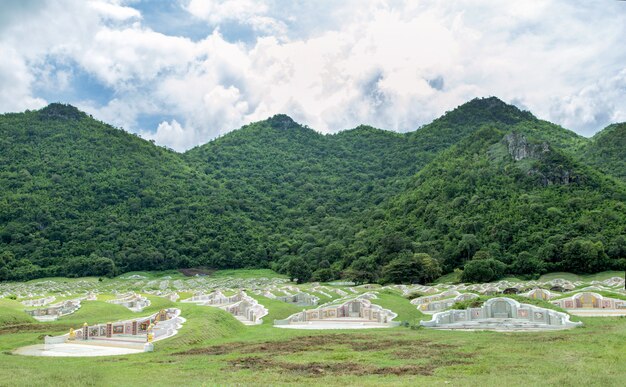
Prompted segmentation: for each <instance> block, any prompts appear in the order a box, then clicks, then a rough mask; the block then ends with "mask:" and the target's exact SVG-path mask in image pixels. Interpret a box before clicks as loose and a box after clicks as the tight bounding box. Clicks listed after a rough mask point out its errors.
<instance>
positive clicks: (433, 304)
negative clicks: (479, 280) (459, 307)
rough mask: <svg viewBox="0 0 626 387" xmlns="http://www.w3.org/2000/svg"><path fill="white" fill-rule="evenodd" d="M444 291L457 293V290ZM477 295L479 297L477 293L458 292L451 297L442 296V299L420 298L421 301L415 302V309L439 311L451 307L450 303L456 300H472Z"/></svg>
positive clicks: (428, 311)
mask: <svg viewBox="0 0 626 387" xmlns="http://www.w3.org/2000/svg"><path fill="white" fill-rule="evenodd" d="M444 293H449V294H454V293H458V292H454V291H452V292H444ZM442 294H443V293H442ZM432 297H434V296H429V297H426V298H427V299H429V298H432ZM478 297H479V296H478V294H474V293H459V294H458V295H457V296H454V297H451V298H444V299H440V298H435V299H431V300H430V301H424V300H421V302H418V303H415V304H417V309H418V310H419V311H420V312H422V313H426V314H432V313H435V312H439V311H442V310H444V309H447V308H450V307H452V305H454V304H455V303H457V302H461V301H466V300H473V299H475V298H478ZM420 298H422V297H420ZM416 300H417V299H416Z"/></svg>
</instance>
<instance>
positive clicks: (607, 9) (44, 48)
mask: <svg viewBox="0 0 626 387" xmlns="http://www.w3.org/2000/svg"><path fill="white" fill-rule="evenodd" d="M487 96H497V97H499V98H501V99H502V100H504V101H505V102H508V103H512V104H514V105H516V106H518V107H520V108H522V109H525V110H530V111H531V112H532V113H533V114H535V115H536V116H538V117H539V118H542V119H546V120H549V121H552V122H555V123H558V124H560V125H562V126H564V127H566V128H569V129H572V130H574V131H576V132H577V133H579V134H581V135H584V136H591V135H593V134H594V133H596V132H597V131H599V130H601V129H602V128H604V127H605V126H607V125H608V124H610V123H613V122H622V121H626V2H623V1H610V0H602V1H601V0H595V1H591V0H543V1H535V0H523V1H501V0H457V1H440V0H413V1H393V0H389V1H383V0H371V1H370V0H342V1H331V0H318V1H307V0H294V1H281V0H223V1H218V0H179V1H177V0H171V1H165V0H150V1H148V0H128V1H124V0H50V1H45V0H19V1H18V0H0V112H18V111H24V110H26V109H31V110H32V109H39V108H41V107H43V106H46V105H47V104H48V103H51V102H63V103H70V104H72V105H74V106H77V107H78V108H80V109H81V110H83V111H85V112H87V113H89V114H91V115H93V116H94V117H95V118H97V119H99V120H102V121H105V122H107V123H110V124H112V125H114V126H116V127H121V128H124V129H125V130H128V131H130V132H133V133H138V134H139V135H141V136H142V137H143V138H146V139H151V140H154V141H155V142H156V143H157V144H159V145H163V146H167V147H169V148H172V149H174V150H177V151H184V150H186V149H190V148H192V147H194V146H196V145H200V144H203V143H206V142H208V141H210V140H211V139H213V138H216V137H218V136H220V135H223V134H225V133H227V132H229V131H231V130H234V129H237V128H239V127H241V126H242V125H245V124H248V123H250V122H254V121H259V120H263V119H266V118H268V117H270V116H272V115H274V114H278V113H284V114H287V115H289V116H291V117H292V118H293V119H294V120H296V121H297V122H300V123H302V124H305V125H308V126H309V127H311V128H313V129H315V130H317V131H319V132H322V133H334V132H337V131H340V130H345V129H349V128H354V127H356V126H358V125H360V124H367V125H372V126H375V127H378V128H381V129H387V130H395V131H400V132H405V131H411V130H415V129H417V128H419V127H420V126H421V125H424V124H427V123H429V122H430V121H432V120H433V119H434V118H437V117H439V116H441V115H442V114H444V113H445V112H446V111H449V110H452V109H454V108H455V107H456V106H458V105H461V104H463V103H464V102H466V101H468V100H471V99H473V98H476V97H487Z"/></svg>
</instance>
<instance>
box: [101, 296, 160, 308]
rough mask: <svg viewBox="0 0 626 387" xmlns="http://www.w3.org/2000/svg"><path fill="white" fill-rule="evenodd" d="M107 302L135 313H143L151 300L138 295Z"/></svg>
mask: <svg viewBox="0 0 626 387" xmlns="http://www.w3.org/2000/svg"><path fill="white" fill-rule="evenodd" d="M107 302H108V303H110V304H117V305H122V306H125V307H127V308H128V309H130V310H132V311H133V312H141V311H142V310H143V309H144V308H145V307H147V306H149V305H150V300H148V299H147V298H146V297H143V296H141V295H139V294H137V293H128V294H124V295H122V296H120V297H118V298H116V299H114V300H109V301H107Z"/></svg>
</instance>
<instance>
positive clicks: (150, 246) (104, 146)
mask: <svg viewBox="0 0 626 387" xmlns="http://www.w3.org/2000/svg"><path fill="white" fill-rule="evenodd" d="M0 139H1V140H0V141H1V147H2V150H3V151H2V152H1V153H0V165H2V166H3V167H2V169H1V170H0V192H1V195H0V198H1V199H0V224H1V226H0V242H1V244H0V251H1V253H0V254H1V255H0V264H1V267H0V279H7V278H11V279H27V278H32V277H40V276H56V275H66V276H73V275H110V274H114V273H116V272H117V271H129V270H139V269H146V268H151V269H166V268H176V267H179V266H181V265H183V266H186V265H189V264H190V263H189V262H186V261H188V260H189V258H188V257H194V256H197V255H199V254H197V253H196V250H197V249H198V248H201V247H202V244H201V243H200V242H199V239H200V238H197V237H196V236H195V235H194V230H196V231H197V230H202V231H203V230H205V229H206V228H209V227H214V228H216V229H220V230H221V233H223V234H224V235H228V234H230V233H237V237H238V238H239V239H241V240H244V241H245V240H246V235H245V232H242V231H243V230H244V226H243V224H242V223H243V222H239V224H238V225H237V228H236V230H235V229H234V227H231V224H232V220H233V219H234V218H236V216H237V212H236V211H235V210H233V211H229V212H227V213H226V214H223V215H222V216H219V217H217V216H203V217H202V224H203V226H204V228H199V229H198V228H197V227H194V224H195V223H196V222H195V221H196V219H197V218H196V212H195V210H194V206H198V204H197V202H198V201H201V202H202V206H203V208H207V209H209V211H210V209H211V208H213V207H217V208H225V207H226V206H227V205H228V202H229V201H230V196H229V195H227V194H226V193H225V191H224V189H222V188H221V187H219V184H212V182H210V181H208V179H207V178H206V177H205V176H204V175H202V174H198V173H197V172H196V171H194V170H193V169H192V168H190V167H189V166H188V165H186V164H185V162H184V161H183V160H181V158H180V155H178V154H176V153H174V152H171V151H168V150H165V149H163V148H160V147H157V146H155V145H153V144H151V143H150V142H147V141H145V140H142V139H140V138H138V137H136V136H134V135H131V134H128V133H126V132H124V131H122V130H120V129H115V128H113V127H111V126H109V125H106V124H103V123H101V122H98V121H95V120H93V119H92V118H90V117H88V116H86V115H85V114H84V113H81V112H79V111H78V110H77V109H75V108H73V107H71V106H66V105H60V104H52V105H49V106H48V107H46V108H44V109H42V110H40V111H33V112H26V113H22V114H8V115H4V116H2V117H1V118H0Z"/></svg>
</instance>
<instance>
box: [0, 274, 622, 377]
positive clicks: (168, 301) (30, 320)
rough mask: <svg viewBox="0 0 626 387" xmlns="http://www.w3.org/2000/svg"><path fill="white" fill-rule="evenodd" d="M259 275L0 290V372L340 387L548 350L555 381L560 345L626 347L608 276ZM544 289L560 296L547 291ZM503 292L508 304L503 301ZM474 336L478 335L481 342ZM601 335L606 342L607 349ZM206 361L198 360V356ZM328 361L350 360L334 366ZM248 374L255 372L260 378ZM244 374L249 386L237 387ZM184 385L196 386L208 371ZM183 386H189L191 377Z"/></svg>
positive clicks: (2, 286)
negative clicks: (443, 361)
mask: <svg viewBox="0 0 626 387" xmlns="http://www.w3.org/2000/svg"><path fill="white" fill-rule="evenodd" d="M262 273H263V274H265V275H256V276H242V277H238V276H236V275H230V274H229V275H224V276H219V275H217V276H184V275H180V274H176V273H173V272H167V273H163V274H158V273H155V274H153V273H143V272H141V273H131V274H126V275H124V276H121V277H118V278H113V279H104V280H103V281H99V280H98V279H95V278H80V279H67V280H58V279H54V280H46V279H44V280H39V281H31V282H27V283H19V282H12V283H8V282H5V283H0V333H2V334H0V349H1V350H2V351H5V354H3V353H0V359H1V360H2V364H0V369H2V367H14V366H15V364H17V363H19V362H18V361H16V360H14V359H15V358H22V356H21V355H23V356H24V358H26V356H28V357H41V358H48V359H49V361H53V362H55V363H54V364H57V365H58V367H64V368H63V369H65V368H67V369H68V372H67V378H68V379H64V380H65V381H66V382H67V381H68V380H71V378H70V376H69V375H70V373H71V372H70V371H69V370H71V369H72V368H73V367H75V366H76V364H77V363H73V362H72V361H73V360H71V359H78V358H82V357H85V358H91V357H95V358H94V359H96V358H97V357H101V356H106V357H110V359H120V358H127V359H131V358H132V359H133V362H136V364H138V365H139V367H143V366H144V365H145V366H147V365H149V364H151V363H153V362H158V364H159V367H158V368H151V369H153V372H155V373H156V374H157V375H159V377H161V378H167V377H169V375H170V374H171V375H176V374H177V373H181V372H183V371H180V369H181V368H178V365H177V364H180V365H181V367H188V368H190V369H192V368H193V369H195V370H212V371H210V372H211V373H210V375H211V377H212V378H213V377H216V375H221V376H217V379H216V380H219V381H220V382H222V383H224V384H231V383H234V382H235V381H237V383H244V384H254V383H255V381H256V379H255V378H254V377H253V375H255V374H258V373H260V374H263V375H267V372H270V373H271V372H274V371H272V370H273V369H274V368H271V369H266V368H263V367H267V366H269V365H270V364H274V363H272V362H276V364H279V365H277V366H276V368H275V370H277V372H279V373H278V374H280V375H284V379H280V380H285V381H286V380H288V378H290V377H294V375H306V376H304V378H305V379H303V380H307V381H308V380H311V379H306V378H308V377H309V376H308V375H317V373H320V372H322V371H319V370H324V372H328V375H333V378H339V379H333V380H343V382H345V383H346V384H348V385H349V384H350V381H349V378H350V377H354V376H355V375H354V374H352V373H351V372H352V371H350V370H351V368H350V367H354V365H351V364H357V363H358V364H360V365H359V366H360V367H361V366H363V367H370V368H367V369H371V370H372V371H366V372H371V373H367V374H364V377H365V378H366V380H369V379H368V378H372V377H373V376H372V375H378V374H379V373H380V372H383V371H380V370H381V369H383V368H384V367H383V366H381V365H380V363H381V362H383V363H384V362H389V363H390V364H398V365H397V367H402V368H401V369H409V370H413V369H415V370H416V371H415V372H421V371H419V369H418V368H407V367H414V365H413V364H416V363H415V362H414V360H412V359H417V361H418V362H420V363H419V364H422V363H421V362H426V363H425V364H431V363H429V362H436V359H438V358H439V355H436V356H433V355H432V353H437V354H439V353H442V354H445V356H446V357H447V358H448V359H463V360H462V361H461V362H460V363H456V360H453V362H454V364H457V365H456V367H469V368H467V369H473V368H471V367H473V364H474V363H476V367H481V365H480V364H481V363H480V362H481V360H480V359H482V358H485V359H492V360H491V361H493V359H494V358H496V357H497V358H499V359H501V356H502V355H501V354H502V353H506V354H507V358H508V357H511V359H516V361H518V362H523V361H524V359H529V358H530V357H529V356H532V358H539V357H541V358H542V359H544V356H545V351H546V350H548V348H549V350H550V351H552V353H553V355H551V357H550V358H549V359H547V360H545V361H547V362H548V364H550V365H551V366H553V367H561V366H563V364H565V363H567V361H571V359H569V358H568V357H567V354H566V353H565V352H563V351H564V350H566V349H568V348H570V346H572V345H577V346H581V347H582V346H584V350H585V351H598V352H596V353H604V352H603V351H606V350H607V348H609V350H610V348H614V347H615V348H617V346H616V345H617V344H616V343H618V342H619V343H621V342H622V341H621V340H623V339H624V338H625V337H626V336H624V335H626V328H624V329H622V328H621V327H622V326H623V325H625V324H624V322H623V319H621V320H620V317H619V316H620V315H623V314H624V312H625V311H626V308H625V307H624V305H625V304H626V292H625V291H624V281H623V278H620V277H619V276H615V275H614V276H605V277H604V278H600V279H598V280H582V279H579V278H577V277H575V276H571V275H570V276H567V277H558V276H551V277H548V278H546V279H542V278H540V279H536V280H528V281H524V280H515V279H506V280H502V281H497V282H492V283H474V284H467V283H455V282H438V283H432V284H428V285H424V284H412V285H408V284H404V285H402V284H388V285H385V286H380V285H377V284H374V285H371V284H366V285H359V286H357V285H355V284H354V283H350V282H345V283H341V284H337V283H334V284H329V283H323V282H321V283H317V282H314V283H307V284H296V283H291V282H289V281H288V279H286V278H284V277H281V276H278V275H271V273H267V272H262ZM267 274H270V275H267ZM556 286H558V287H560V289H561V291H556V290H550V289H553V288H554V287H556ZM511 289H513V290H515V292H517V294H509V292H513V290H511ZM567 289H570V290H567ZM525 300H527V301H525ZM459 305H462V306H459ZM140 310H141V311H140ZM7 313H8V314H7ZM3 316H4V317H3ZM85 322H86V323H87V324H85ZM16 324H17V325H16ZM13 326H15V327H16V328H13ZM22 327H28V328H27V329H26V330H24V331H19V332H23V333H19V334H17V335H13V334H12V333H10V332H16V331H17V329H23V328H22ZM580 327H584V329H578V328H580ZM70 328H71V329H70ZM382 328H384V329H382ZM2 329H4V331H2ZM13 329H16V330H15V331H13ZM31 330H32V331H31ZM298 331H299V332H298ZM472 331H490V332H491V333H489V334H490V335H491V336H481V335H476V334H475V333H474V332H472ZM609 331H610V332H617V333H611V335H610V336H607V335H606V332H609ZM6 332H9V333H8V334H7V333H6ZM518 332H519V333H518ZM561 332H566V333H561ZM542 334H550V335H564V334H571V335H573V336H567V337H568V338H566V339H562V340H564V341H563V342H562V344H561V349H559V348H558V347H557V348H553V346H552V344H550V342H549V341H546V344H545V345H542V348H543V350H542V351H541V352H538V351H539V348H535V347H533V346H529V343H530V342H532V343H535V342H536V343H540V342H543V341H544V340H547V339H546V337H545V336H539V335H542ZM511 335H520V336H511ZM535 335H537V336H535ZM524 337H526V338H524ZM550 337H552V336H550ZM560 337H562V336H556V339H555V340H561V339H560ZM613 337H614V338H613ZM170 338H172V340H169V339H170ZM176 338H179V339H176ZM529 340H530V341H529ZM459 343H463V344H462V346H463V348H468V349H469V350H470V351H473V352H477V353H479V354H480V358H476V357H473V355H468V356H466V355H465V353H464V352H463V351H461V352H458V350H454V351H457V352H454V351H453V350H452V348H457V347H459V346H460V345H461V344H459ZM600 343H605V344H606V345H600ZM607 343H608V344H607ZM533 345H534V344H533ZM205 351H206V354H210V355H208V356H207V355H204V354H203V353H205ZM238 351H241V352H238ZM433 351H435V352H433ZM450 351H453V352H450ZM529 351H530V352H531V353H532V354H529V353H528V352H529ZM6 353H10V354H12V355H6ZM187 353H189V354H190V355H186V354H187ZM196 353H197V354H196ZM292 353H295V354H297V355H294V357H293V359H294V360H290V359H291V358H292V357H291V356H292V355H291V354H292ZM222 354H223V355H222ZM15 355H20V356H15ZM130 355H132V356H130ZM612 356H615V354H613V355H612ZM335 357H336V358H335ZM339 358H340V359H358V360H349V361H347V360H346V361H345V362H347V363H345V362H344V361H342V360H337V359H339ZM600 358H601V357H598V359H600ZM134 359H136V360H134ZM255 359H262V360H255ZM277 359H280V360H277ZM296 359H297V361H296ZM405 359H407V360H405ZM252 361H258V362H261V361H262V362H263V363H251V362H252ZM169 362H172V363H171V364H172V365H171V366H170V365H168V364H170V363H169ZM234 362H236V363H234ZM3 364H6V366H5V365H3ZM21 364H22V365H21V367H23V366H24V364H31V363H21ZM98 364H99V366H102V367H104V369H107V370H109V371H107V377H108V378H110V380H112V383H114V382H115V383H117V384H122V385H123V384H125V381H126V380H124V379H121V378H122V376H123V375H127V374H126V373H127V372H129V371H124V370H120V369H119V368H117V367H119V365H116V364H119V363H117V361H113V362H110V363H105V362H99V363H98ZM233 364H243V365H245V367H248V366H250V367H255V368H242V369H241V370H240V368H239V367H244V366H239V365H237V366H235V365H233ZM255 364H257V365H255ZM258 364H261V365H263V367H261V368H258V367H259V365H258ZM296 364H311V367H316V368H311V369H312V371H292V369H296V368H295V367H300V365H296ZM332 364H340V365H341V366H338V367H345V369H346V370H348V371H347V372H348V373H347V374H346V375H343V374H342V373H341V372H343V371H327V370H331V368H329V367H332ZM464 364H467V365H464ZM35 365H36V363H32V364H31V365H28V366H27V367H29V368H30V367H36V366H35ZM432 366H433V367H436V369H437V371H436V372H437V373H444V374H445V375H446V378H447V379H450V378H453V375H455V372H453V371H452V368H454V367H448V366H446V365H436V364H435V363H433V365H432ZM597 366H598V367H599V366H600V363H598V364H597ZM55 367H56V366H55ZM298 369H299V368H298ZM164 370H167V372H165V371H164ZM248 370H251V371H253V372H252V373H250V374H246V373H245V372H249V371H248ZM244 371H245V372H244ZM32 372H35V374H36V375H40V374H41V375H46V374H47V373H46V372H47V371H46V369H43V368H38V369H37V371H34V368H33V371H32ZM55 372H57V373H58V372H59V369H58V368H57V369H56V371H55ZM103 372H104V371H103ZM118 372H119V375H120V377H119V378H118V377H116V375H117V373H118ZM135 372H143V371H135ZM195 372H197V373H196V374H197V375H207V373H206V372H209V371H206V372H205V371H195ZM296 372H305V373H304V374H301V373H300V374H297V373H296ZM359 372H361V371H359ZM384 372H385V373H386V372H387V371H384ZM389 372H390V375H391V376H389V375H387V374H385V375H386V376H385V377H386V378H387V377H391V378H392V379H389V380H392V381H397V380H399V379H395V378H397V377H399V376H393V375H395V374H394V372H397V371H389ZM402 372H405V371H402ZM406 372H413V371H406ZM62 373H64V371H62ZM182 374H184V377H185V378H191V380H194V379H193V378H194V376H193V375H192V374H190V373H189V372H187V371H184V373H181V375H182ZM247 375H250V376H247ZM321 375H324V374H321ZM410 375H413V374H410ZM498 375H499V377H500V378H504V379H505V380H506V379H507V377H506V375H504V374H501V373H500V374H498ZM579 376H580V375H579ZM420 377H421V376H420ZM424 377H425V378H426V379H423V381H426V384H428V381H432V380H434V379H430V378H433V375H429V376H424ZM281 378H282V376H281ZM273 380H275V381H276V380H279V379H273ZM289 380H291V379H289ZM371 380H377V381H380V380H379V379H371ZM420 380H422V379H420ZM498 380H500V379H498ZM37 381H38V383H36V384H40V383H43V380H41V379H37ZM69 384H71V383H69ZM279 384H280V383H279ZM392 384H393V383H392ZM513 384H514V383H513Z"/></svg>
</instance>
